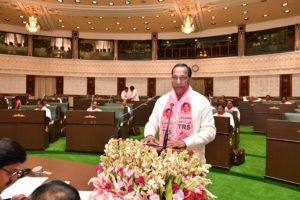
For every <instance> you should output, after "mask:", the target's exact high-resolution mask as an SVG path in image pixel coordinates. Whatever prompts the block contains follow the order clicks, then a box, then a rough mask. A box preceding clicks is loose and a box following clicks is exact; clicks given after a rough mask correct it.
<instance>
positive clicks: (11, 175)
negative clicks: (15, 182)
mask: <svg viewBox="0 0 300 200" xmlns="http://www.w3.org/2000/svg"><path fill="white" fill-rule="evenodd" d="M0 169H2V170H3V171H5V172H6V173H7V174H8V175H9V178H13V177H15V176H19V172H20V171H19V170H14V171H13V172H10V171H8V170H7V169H5V168H3V167H2V168H0Z"/></svg>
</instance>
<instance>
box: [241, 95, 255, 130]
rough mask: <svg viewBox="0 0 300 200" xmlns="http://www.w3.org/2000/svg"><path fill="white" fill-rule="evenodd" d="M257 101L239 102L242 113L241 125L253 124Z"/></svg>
mask: <svg viewBox="0 0 300 200" xmlns="http://www.w3.org/2000/svg"><path fill="white" fill-rule="evenodd" d="M254 104H255V103H251V102H249V101H241V102H239V110H240V114H241V120H240V124H241V125H249V126H253V110H254V109H253V108H254Z"/></svg>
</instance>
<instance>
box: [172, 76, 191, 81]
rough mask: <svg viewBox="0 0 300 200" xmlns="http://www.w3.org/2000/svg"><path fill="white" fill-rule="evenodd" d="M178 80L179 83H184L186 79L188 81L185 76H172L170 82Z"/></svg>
mask: <svg viewBox="0 0 300 200" xmlns="http://www.w3.org/2000/svg"><path fill="white" fill-rule="evenodd" d="M178 79H179V80H180V81H186V80H187V79H188V77H187V76H179V77H178V76H172V80H173V81H177V80H178Z"/></svg>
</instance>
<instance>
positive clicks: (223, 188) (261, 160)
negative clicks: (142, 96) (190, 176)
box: [28, 126, 300, 200]
mask: <svg viewBox="0 0 300 200" xmlns="http://www.w3.org/2000/svg"><path fill="white" fill-rule="evenodd" d="M141 132H143V127H141ZM240 132H241V136H240V141H241V143H240V146H241V147H242V148H244V149H245V151H246V162H245V163H244V164H242V165H240V166H233V167H232V168H231V169H230V170H229V171H227V170H223V169H217V168H212V169H211V170H210V171H211V172H210V174H209V178H210V179H211V180H212V182H213V184H212V185H210V186H209V187H208V189H209V191H211V192H212V193H213V194H215V195H216V196H218V199H219V200H298V199H300V187H298V186H295V185H291V184H286V183H282V182H278V181H273V180H268V179H264V174H265V157H266V136H265V135H263V134H258V133H253V128H252V127H250V126H241V131H240ZM133 138H134V139H141V138H142V136H133ZM64 149H65V138H61V139H59V140H58V141H56V142H55V143H53V144H50V147H49V148H48V149H46V150H45V151H28V154H29V155H37V156H45V157H53V158H58V159H65V160H72V161H77V162H83V163H88V164H93V165H96V164H97V163H98V162H99V154H94V153H80V152H65V151H64Z"/></svg>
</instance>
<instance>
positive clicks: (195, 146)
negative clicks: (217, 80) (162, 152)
mask: <svg viewBox="0 0 300 200" xmlns="http://www.w3.org/2000/svg"><path fill="white" fill-rule="evenodd" d="M170 93H171V92H169V93H167V94H165V95H163V96H161V97H160V98H159V99H158V100H157V101H156V103H155V106H154V109H153V111H152V114H151V116H150V118H149V121H148V122H147V124H146V126H145V130H144V135H145V137H147V136H148V135H153V136H154V135H155V134H156V133H157V131H158V129H159V125H160V119H161V116H162V115H163V111H164V108H165V106H166V103H167V101H168V99H169V95H170ZM188 95H189V97H190V99H191V107H192V110H191V111H192V120H193V125H194V134H192V135H191V136H189V137H187V138H185V139H183V141H184V143H185V144H186V146H187V148H190V149H192V150H194V151H195V152H197V153H199V154H200V157H201V159H202V162H203V163H205V145H206V144H208V143H209V142H211V141H213V140H214V139H215V136H216V127H215V120H214V117H213V114H212V110H211V107H210V103H209V101H208V100H207V99H206V97H204V96H203V95H201V94H199V93H198V92H196V91H194V90H193V89H192V88H191V87H190V91H189V94H188ZM176 109H177V110H180V109H181V108H175V107H174V108H173V110H176Z"/></svg>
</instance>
